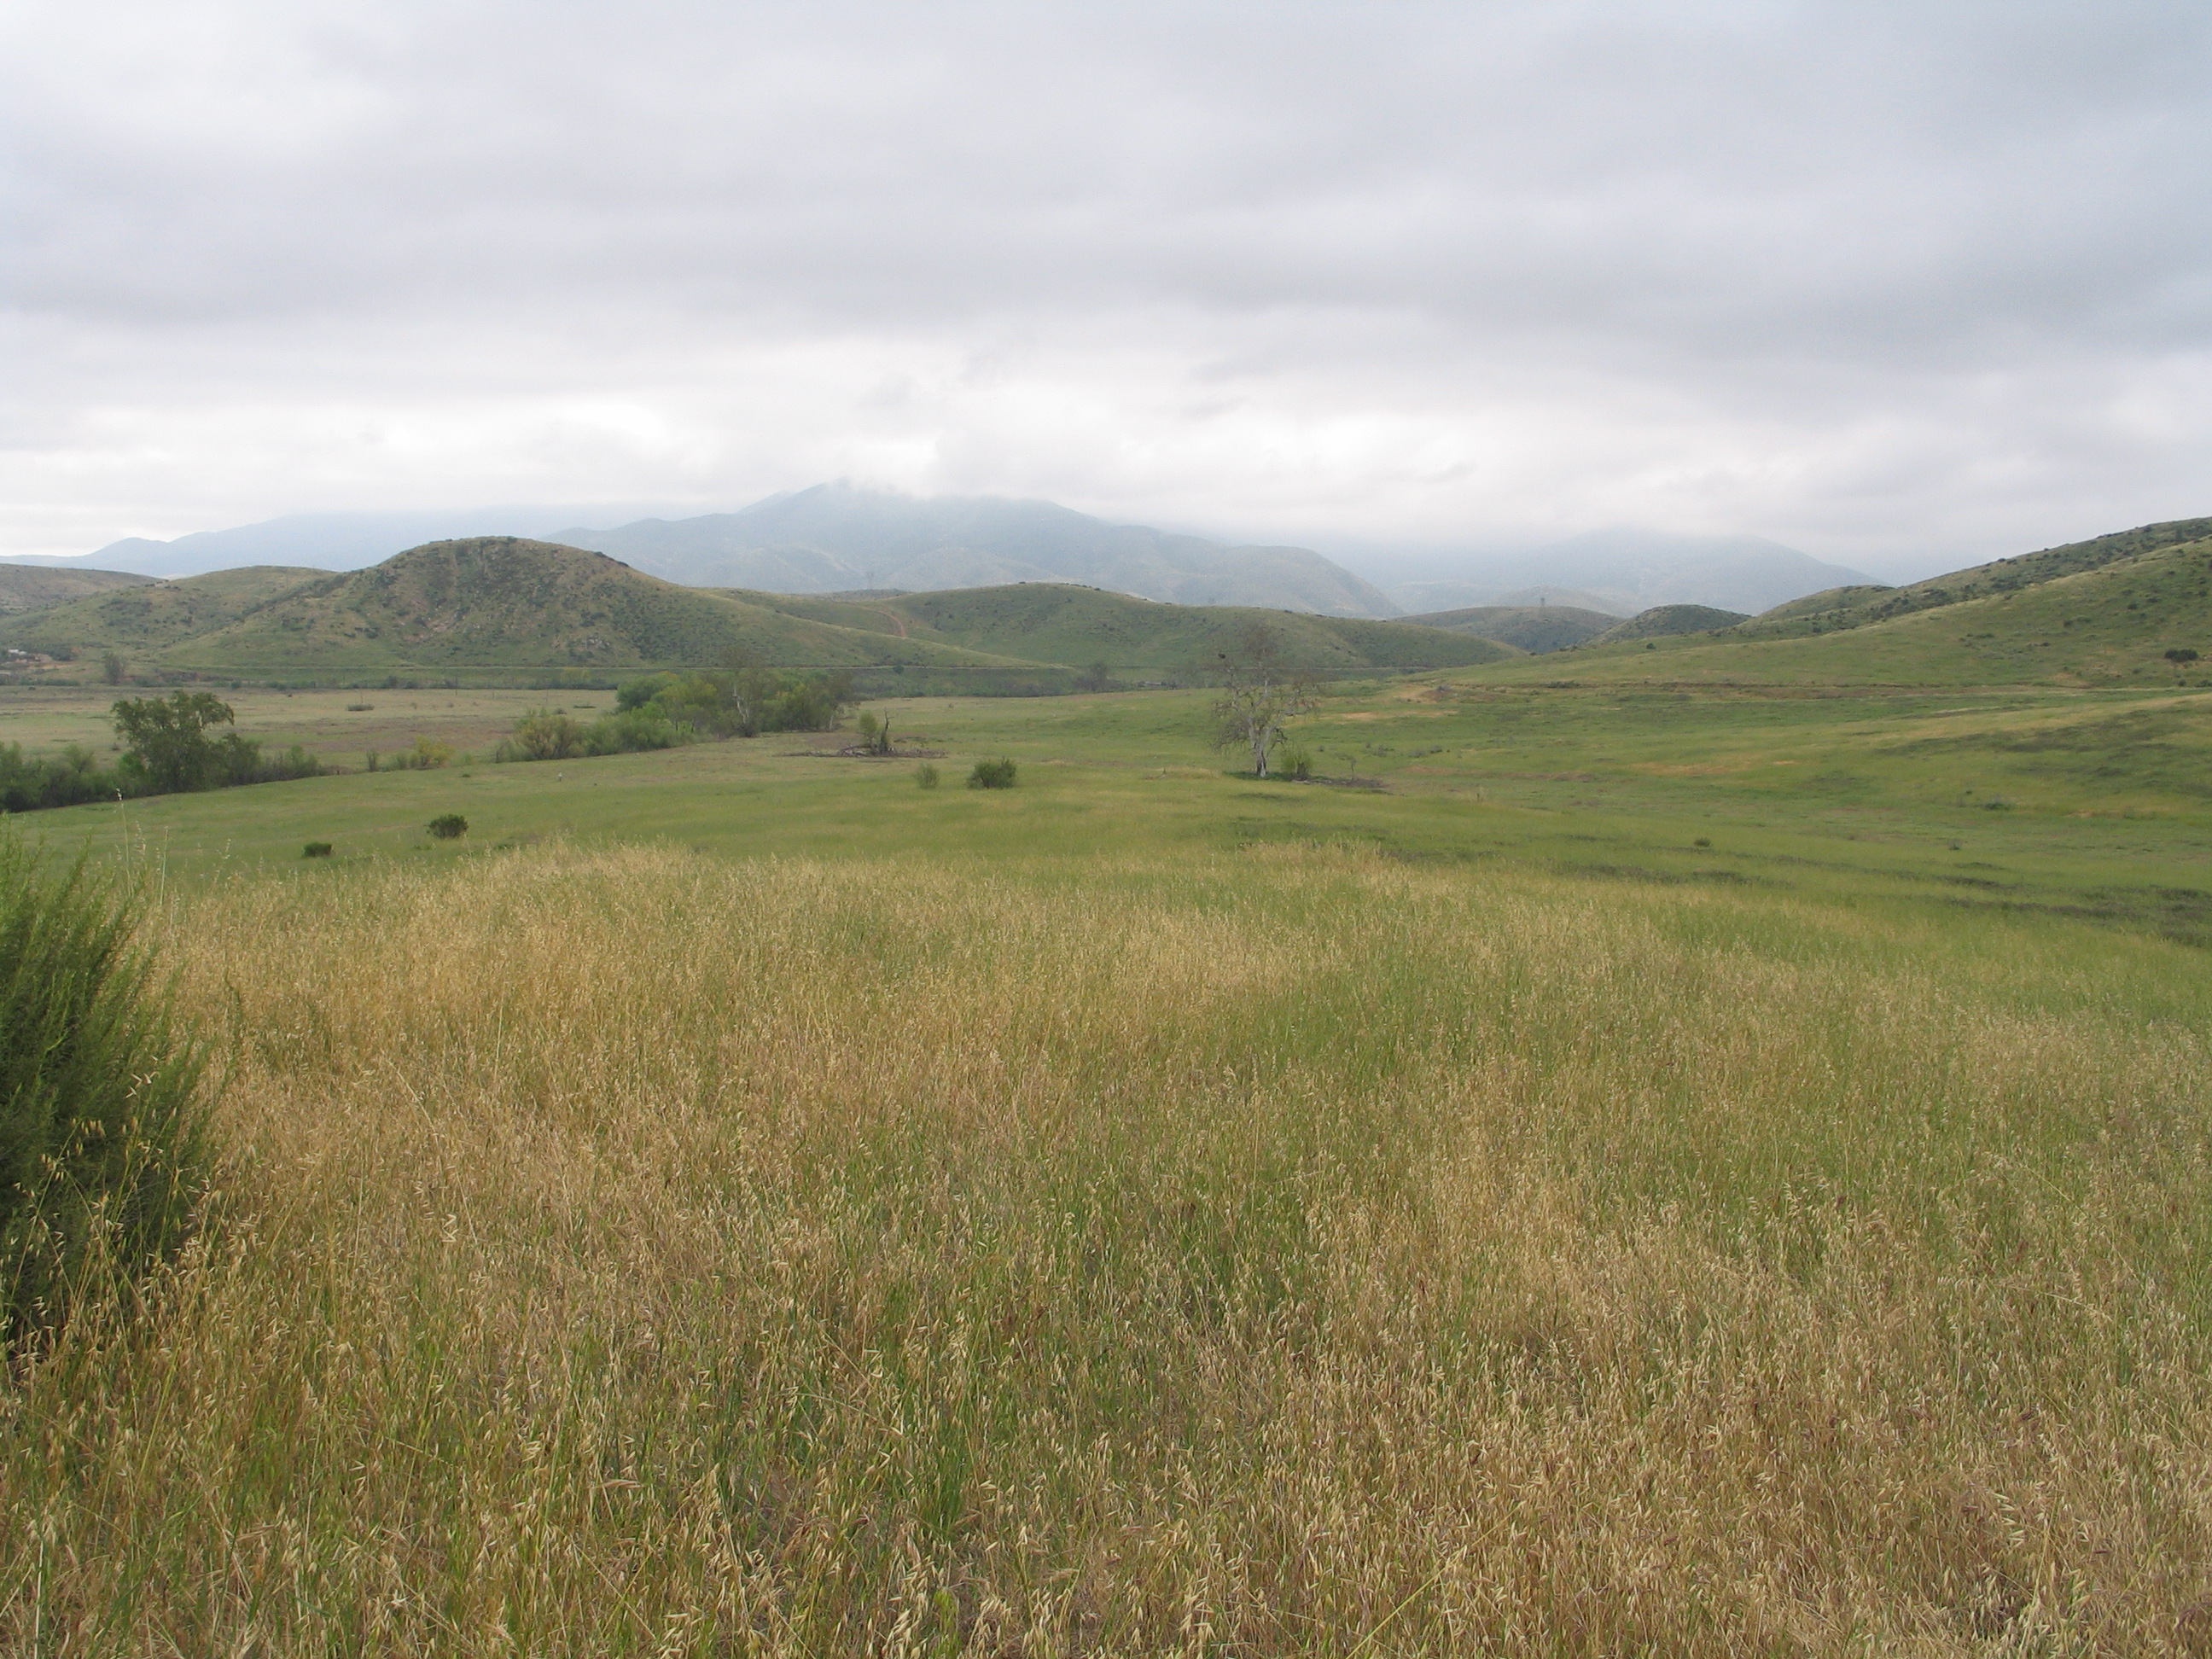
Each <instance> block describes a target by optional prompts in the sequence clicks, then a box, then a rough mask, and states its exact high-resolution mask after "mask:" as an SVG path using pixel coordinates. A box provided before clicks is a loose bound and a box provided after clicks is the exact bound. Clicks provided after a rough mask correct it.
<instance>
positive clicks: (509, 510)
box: [41, 506, 586, 577]
mask: <svg viewBox="0 0 2212 1659" xmlns="http://www.w3.org/2000/svg"><path fill="white" fill-rule="evenodd" d="M585 510H586V509H581V508H579V507H574V506H569V507H464V508H456V509H453V510H449V511H422V512H405V513H289V514H288V515H286V516H285V517H283V518H281V519H268V520H264V521H262V522H261V523H259V524H248V525H240V526H237V527H235V528H234V529H230V530H202V531H196V532H193V533H192V534H191V535H189V536H179V537H178V538H176V539H175V540H174V541H169V542H161V541H149V540H148V539H147V538H144V537H141V536H132V537H128V538H125V539H124V540H122V541H119V542H110V543H109V544H107V545H106V546H105V547H103V548H101V549H100V550H98V551H96V552H95V553H94V554H93V555H92V558H93V560H94V561H95V562H99V563H101V564H106V565H112V566H114V567H115V568H118V569H122V570H131V571H136V572H137V573H138V574H141V575H146V576H166V577H178V576H197V575H204V574H208V573H210V572H211V571H217V570H234V569H237V568H240V566H243V565H252V564H276V565H307V566H312V567H313V568H316V569H319V570H359V569H361V568H363V567H365V566H368V565H372V564H375V563H377V562H380V561H382V560H385V559H388V558H390V557H391V556H392V555H393V554H395V553H398V552H401V551H404V550H406V549H408V548H410V547H417V546H420V545H422V544H423V543H425V542H430V541H437V540H441V539H444V538H451V537H466V536H541V535H544V533H545V532H547V531H550V530H552V529H555V528H556V527H557V526H561V525H564V524H573V523H574V522H575V520H576V519H577V517H578V516H579V514H580V513H582V512H584V511H585ZM41 563H42V564H43V565H45V566H46V568H60V569H67V568H71V566H70V563H67V562H60V561H43V560H42V561H41Z"/></svg>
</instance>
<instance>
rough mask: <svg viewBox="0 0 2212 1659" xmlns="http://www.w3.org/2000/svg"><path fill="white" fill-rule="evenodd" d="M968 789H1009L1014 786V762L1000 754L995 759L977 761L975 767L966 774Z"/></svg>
mask: <svg viewBox="0 0 2212 1659" xmlns="http://www.w3.org/2000/svg"><path fill="white" fill-rule="evenodd" d="M968 787H969V788H970V789H1011V788H1012V787H1014V763H1013V762H1012V761H1010V760H1008V759H1006V757H1004V756H1001V757H1000V758H999V759H997V760H986V761H977V762H976V763H975V770H974V771H972V772H970V773H969V775H968Z"/></svg>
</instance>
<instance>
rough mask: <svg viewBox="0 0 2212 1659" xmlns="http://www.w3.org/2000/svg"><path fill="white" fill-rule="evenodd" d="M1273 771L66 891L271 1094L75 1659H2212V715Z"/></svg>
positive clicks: (99, 1571)
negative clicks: (1602, 1657)
mask: <svg viewBox="0 0 2212 1659" xmlns="http://www.w3.org/2000/svg"><path fill="white" fill-rule="evenodd" d="M332 695H334V696H335V695H337V694H332ZM401 695H403V696H404V695H406V694H401ZM420 695H421V696H422V698H423V699H424V701H425V702H428V701H429V700H430V698H431V696H432V694H428V693H424V694H420ZM350 700H352V701H368V702H380V701H382V696H369V697H367V698H362V697H359V696H354V697H351V698H350ZM537 700H540V701H543V700H547V699H546V698H545V696H544V694H538V698H537ZM601 700H604V699H603V698H602V699H601ZM571 706H574V705H573V704H572V705H571ZM876 707H878V708H879V709H880V708H883V707H884V705H876ZM1203 708H1204V698H1203V696H1199V695H1193V694H1176V693H1158V694H1130V695H1123V696H1097V697H1067V698H1057V699H1050V700H1043V701H1037V702H989V701H978V702H916V703H907V704H894V705H890V714H891V717H892V720H893V722H894V732H895V733H896V735H897V736H898V737H899V738H900V739H901V740H902V742H910V743H913V744H916V745H917V746H926V747H928V748H930V749H933V750H941V751H943V758H941V759H939V760H938V761H937V762H936V764H937V765H938V766H939V769H941V771H942V772H943V774H944V776H945V787H940V788H938V789H934V790H926V789H922V788H919V787H916V782H915V776H914V769H915V762H914V761H913V760H911V759H908V760H905V761H893V762H874V761H860V760H852V759H838V758H830V757H823V756H821V755H818V754H815V753H811V752H808V751H810V750H817V749H826V748H829V747H832V746H834V742H833V740H831V739H829V738H823V737H811V736H805V737H802V736H795V735H786V736H783V737H775V738H761V739H757V740H754V741H751V742H750V743H730V744H706V745H700V746H697V747H694V748H690V749H684V750H671V751H666V752H663V753H659V754H651V755H635V756H627V757H611V758H608V759H604V760H593V761H582V762H571V763H539V764H536V765H526V766H501V767H491V766H485V765H457V766H454V767H452V768H448V769H442V770H437V771H431V772H409V773H402V774H396V775H395V774H383V773H380V774H377V775H365V774H362V775H349V776H342V777H327V778H321V779H314V780H308V781H301V782H296V783H287V784H277V785H269V786H258V787H252V788H247V789H240V790H232V791H227V792H222V793H216V794H208V795H198V796H190V797H179V798H167V799H149V800H143V801H137V802H132V803H129V804H128V805H125V806H122V807H110V808H78V809H72V810H70V811H65V812H56V813H50V814H42V815H40V816H39V817H36V818H34V819H27V820H24V821H22V823H21V827H24V828H27V829H29V830H31V831H32V832H33V833H36V834H40V835H42V836H44V837H45V839H46V842H47V845H48V847H49V848H50V850H51V851H52V854H54V856H56V857H57V858H60V857H65V856H70V855H71V854H72V853H73V852H74V850H75V849H76V848H78V847H80V846H82V845H83V844H85V843H86V842H88V841H89V842H90V844H91V845H92V846H93V848H94V851H95V854H96V856H99V857H101V858H106V857H109V856H118V857H120V858H122V859H124V860H126V861H128V862H129V863H130V864H131V866H133V867H135V868H137V870H138V871H139V872H141V873H142V874H143V875H144V876H145V877H146V878H147V879H148V882H149V901H150V903H151V906H152V908H151V912H150V914H149V924H148V925H149V933H150V935H151V937H152V938H153V939H155V942H156V943H157V945H159V947H160V949H161V951H162V952H163V954H164V957H165V959H166V960H167V962H169V963H171V964H172V965H173V967H174V968H176V969H178V970H179V974H180V978H179V986H180V994H181V995H182V996H183V998H184V999H185V1004H186V1006H187V1007H188V1009H189V1011H190V1012H191V1013H192V1014H193V1016H194V1017H195V1018H196V1019H197V1021H198V1022H199V1023H200V1024H202V1025H203V1027H204V1029H205V1030H208V1031H209V1032H210V1033H211V1034H212V1035H213V1036H214V1037H215V1039H216V1042H218V1044H219V1046H220V1050H221V1053H222V1055H223V1056H224V1060H223V1063H222V1066H221V1067H220V1069H221V1070H222V1073H224V1075H225V1077H226V1079H227V1081H228V1088H227V1090H226V1091H225V1093H224V1095H223V1097H222V1102H221V1103H220V1107H219V1117H218V1124H219V1127H220V1129H221V1139H222V1145H223V1147H224V1149H225V1150H224V1163H223V1173H222V1183H221V1187H222V1200H221V1203H220V1205H219V1206H218V1209H217V1212H216V1214H215V1216H214V1217H213V1218H212V1222H211V1225H210V1227H209V1229H208V1231H207V1232H206V1233H205V1235H204V1238H203V1240H202V1242H201V1243H200V1244H199V1245H198V1246H197V1248H196V1249H195V1250H194V1251H193V1253H192V1254H191V1255H190V1256H189V1258H188V1259H187V1260H185V1261H184V1262H183V1263H182V1264H181V1265H180V1266H179V1268H178V1269H177V1271H176V1272H175V1273H173V1274H172V1275H171V1276H169V1277H167V1279H163V1280H162V1281H161V1282H160V1283H158V1284H157V1285H155V1286H154V1287H153V1291H152V1293H151V1297H150V1301H149V1305H148V1307H147V1309H146V1310H144V1313H143V1317H142V1318H141V1319H140V1320H138V1321H137V1322H125V1321H124V1320H122V1319H121V1318H120V1317H119V1316H118V1317H117V1318H114V1319H112V1320H102V1319H98V1318H94V1319H88V1320H86V1321H84V1322H82V1323H81V1324H80V1325H79V1326H78V1327H77V1328H76V1329H75V1331H74V1333H73V1334H72V1335H71V1337H70V1339H69V1340H67V1341H66V1342H65V1343H64V1346H62V1348H61V1349H60V1350H59V1351H58V1352H57V1353H55V1354H54V1355H53V1356H52V1358H49V1359H48V1360H47V1361H46V1362H45V1363H44V1364H42V1365H40V1367H39V1368H38V1369H36V1370H34V1371H33V1372H32V1373H31V1374H30V1375H29V1376H27V1378H25V1379H24V1380H23V1381H22V1382H21V1384H20V1385H19V1386H18V1387H17V1388H16V1389H14V1390H12V1391H10V1392H8V1393H6V1394H4V1395H0V1645H6V1646H9V1647H10V1648H12V1649H20V1650H25V1651H46V1652H54V1653H105V1652H118V1651H131V1652H171V1651H183V1652H193V1653H198V1652H250V1653H271V1654H276V1653H283V1654H290V1653H325V1652H339V1653H361V1654H371V1653H392V1654H399V1653H416V1652H443V1653H456V1654H463V1653H465V1654H491V1653H501V1652H529V1653H577V1654H584V1653H611V1652H612V1653H621V1652H630V1653H640V1654H643V1653H653V1654H699V1655H707V1654H721V1653H726V1652H732V1651H747V1652H762V1653H776V1654H785V1653H788V1654H802V1653H805V1654H822V1655H827V1654H832V1653H846V1652H855V1651H878V1650H880V1651H903V1652H917V1653H918V1652H923V1651H931V1652H942V1653H953V1652H962V1651H967V1652H975V1653H1005V1654H1012V1653H1037V1654H1059V1653H1152V1652H1164V1651H1176V1652H1220V1653H1232V1652H1233V1653H1249V1654H1271V1653H1285V1654H1287V1653H1316V1654H1335V1655H1340V1656H1349V1655H1352V1654H1358V1655H1361V1656H1379V1655H1385V1654H1403V1655H1413V1654H1435V1655H1442V1654H1460V1653H1469V1652H1497V1653H1501V1654H1503V1653H1516V1654H1517V1653H1523V1652H1530V1651H1553V1652H1600V1653H1624V1654H1625V1653H1640V1652H1713V1653H1744V1652H1758V1653H1769V1652H1771V1653H1776V1654H1784V1653H1837V1654H1843V1653H1862V1652H1891V1651H1911V1652H1922V1653H1929V1654H1943V1653H1960V1654H1966V1653H1999V1652H2003V1653H2015V1654H2016V1653H2027V1652H2051V1653H2057V1652H2068V1653H2111V1654H2122V1653H2129V1654H2132V1653H2140V1652H2159V1651H2166V1652H2175V1653H2186V1652H2192V1651H2203V1650H2205V1647H2206V1644H2207V1643H2208V1642H2212V1568H2208V1566H2207V1563H2208V1562H2212V1396H2208V1395H2207V1393H2206V1391H2205V1389H2204V1388H2203V1377H2204V1376H2205V1375H2206V1374H2207V1370H2208V1367H2212V1081H2208V1079H2212V1054H2208V1052H2207V1051H2208V1047H2212V951H2208V949H2207V945H2208V939H2212V892H2208V890H2207V889H2208V888H2212V883H2208V882H2207V881H2206V879H2205V877H2204V872H2205V869H2206V868H2207V864H2206V858H2207V854H2208V853H2212V845H2208V843H2212V783H2208V772H2207V767H2206V761H2207V758H2208V752H2209V746H2212V737H2209V736H2208V727H2212V696H2192V695H2190V694H2186V693H2184V694H2175V693H2172V692H2170V691H2167V692H2161V693H2156V694H2154V693H2148V692H2134V693H2088V692H2081V693H2057V692H2049V691H2037V690H2032V689H2031V690H2021V691H2008V692H2004V693H1972V692H1967V693H1960V692H1957V691H1950V692H1942V693H1929V694H1913V693H1885V694H1880V695H1875V694H1868V695H1854V696H1840V695H1838V696H1808V695H1798V694H1789V695H1784V694H1782V693H1779V692H1771V693H1759V692H1746V691H1742V690H1727V691H1716V692H1707V693H1701V694H1697V695H1692V694H1689V693H1686V692H1679V693H1678V692H1677V691H1675V690H1671V689H1666V688H1643V689H1638V690H1632V691H1628V690H1624V691H1613V690H1589V689H1577V688H1565V689H1557V688H1549V687H1541V686H1534V687H1522V686H1514V687H1501V686H1498V685H1497V684H1492V683H1489V682H1486V681H1484V680H1482V679H1481V678H1480V677H1476V676H1458V677H1454V676H1442V677H1436V676H1431V677H1427V678H1423V679H1419V680H1415V681H1408V682H1402V683H1394V684H1374V685H1367V686H1341V687H1338V688H1336V689H1335V690H1334V692H1333V693H1332V695H1331V696H1329V697H1328V699H1327V700H1326V701H1325V702H1324V703H1323V706H1322V708H1321V709H1320V710H1319V711H1317V713H1316V715H1315V717H1314V718H1313V720H1311V721H1310V723H1309V724H1308V726H1306V727H1305V728H1304V731H1303V732H1302V734H1301V735H1302V740H1303V741H1304V743H1305V744H1306V745H1307V747H1308V748H1309V749H1310V751H1311V752H1312V753H1313V754H1314V757H1315V759H1316V763H1317V765H1318V767H1319V769H1320V770H1321V771H1322V773H1323V774H1325V775H1328V776H1329V777H1331V778H1333V779H1334V780H1337V781H1334V782H1323V783H1315V784H1291V783H1278V782H1267V783H1262V782H1257V781H1254V780H1252V779H1249V778H1242V777H1237V776H1235V775H1230V774H1227V773H1225V772H1224V771H1223V769H1222V767H1223V762H1222V761H1221V759H1220V758H1219V757H1215V756H1212V755H1211V754H1209V752H1208V751H1207V750H1206V748H1205V745H1204V744H1203V742H1202V740H1201V738H1202V732H1203V719H1202V711H1203ZM345 712H346V711H344V710H343V708H340V709H338V710H337V711H336V714H337V716H342V715H343V714H344V713H345ZM367 712H371V713H374V714H377V715H379V716H384V715H385V714H386V711H385V710H383V709H377V710H374V711H367ZM410 712H412V713H414V714H417V715H419V717H420V718H419V734H421V735H427V736H430V737H432V738H435V739H438V740H441V741H442V740H449V738H447V735H446V734H447V733H448V732H452V731H454V730H456V729H458V725H459V722H461V721H464V720H473V721H477V722H479V723H483V722H485V721H487V720H489V715H488V714H487V713H486V711H485V710H483V709H482V708H474V707H471V708H465V709H464V708H458V707H457V708H454V709H453V710H452V711H450V714H451V719H452V721H453V723H454V724H453V725H450V726H441V725H440V723H439V722H440V720H441V717H443V716H444V715H445V714H447V712H448V711H441V710H437V709H434V708H424V709H420V710H416V711H410ZM16 713H17V711H15V710H12V709H10V708H9V706H8V705H6V704H0V742H5V741H10V740H14V737H15V734H14V732H11V731H10V730H9V728H8V722H9V720H11V719H14V718H15V717H16ZM240 714H241V724H242V725H244V726H245V727H246V730H247V731H248V733H249V735H252V736H255V737H258V738H262V739H263V740H264V742H270V743H289V742H291V741H295V740H301V741H306V740H309V738H308V735H307V734H310V733H312V732H313V729H314V727H313V725H312V724H311V722H312V721H313V720H320V719H323V718H325V716H324V714H322V713H321V712H319V711H318V710H314V709H307V708H301V709H297V710H295V715H296V717H295V718H294V719H293V721H292V723H291V724H289V725H287V724H286V723H285V720H286V715H285V712H284V711H283V710H282V709H278V708H273V707H272V708H268V709H266V710H264V709H262V708H260V707H259V706H258V705H257V706H256V708H255V709H254V712H253V715H252V719H250V720H249V719H247V718H246V715H247V709H246V706H245V705H244V704H241V708H240ZM40 718H42V719H48V718H53V711H52V710H51V709H49V710H47V711H46V713H45V714H41V715H40ZM385 729H387V730H389V732H391V736H390V738H388V739H387V741H388V742H390V743H391V744H392V746H394V747H397V746H398V745H399V742H400V740H401V739H402V738H403V737H404V738H405V740H407V741H411V738H412V735H413V734H416V727H414V726H402V725H401V724H400V723H398V722H395V723H394V724H393V725H392V726H390V727H388V728H385ZM340 735H341V736H342V737H343V740H344V741H346V742H348V743H349V744H350V743H353V742H356V741H357V740H358V733H357V732H350V731H349V732H343V733H342V734H340ZM456 746H457V747H465V746H466V745H464V744H456ZM998 754H1006V755H1008V756H1011V757H1013V758H1015V759H1016V760H1017V761H1018V763H1019V766H1020V781H1019V785H1018V787H1017V788H1015V789H1013V790H1012V791H1007V792H995V791H993V792H981V791H969V790H966V789H963V788H961V787H958V786H959V781H960V779H961V778H962V776H963V775H964V773H965V771H966V768H967V766H968V764H969V763H971V762H972V761H973V760H975V759H976V758H979V757H985V756H993V755H998ZM1355 777H1356V778H1357V779H1358V780H1359V781H1360V786H1358V787H1355V786H1353V785H1352V779H1353V778H1355ZM1368 781H1376V782H1379V783H1380V784H1381V786H1382V787H1381V788H1379V789H1370V788H1369V787H1364V785H1365V783H1367V782H1368ZM444 811H459V812H461V813H463V814H464V815H465V816H466V817H468V819H469V820H470V823H471V829H470V833H469V834H468V836H466V837H465V838H464V839H463V841H462V842H460V843H459V847H458V848H453V847H448V846H446V845H444V844H439V843H433V842H430V841H428V838H427V837H426V836H424V835H423V833H422V826H423V824H424V823H427V821H428V819H429V818H430V817H433V816H434V815H435V814H438V813H440V812H444ZM307 840H330V841H333V842H337V848H338V854H339V856H337V858H335V859H332V860H327V861H325V860H315V861H313V863H307V862H302V861H301V860H300V858H299V852H300V848H301V843H302V842H304V841H307Z"/></svg>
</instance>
